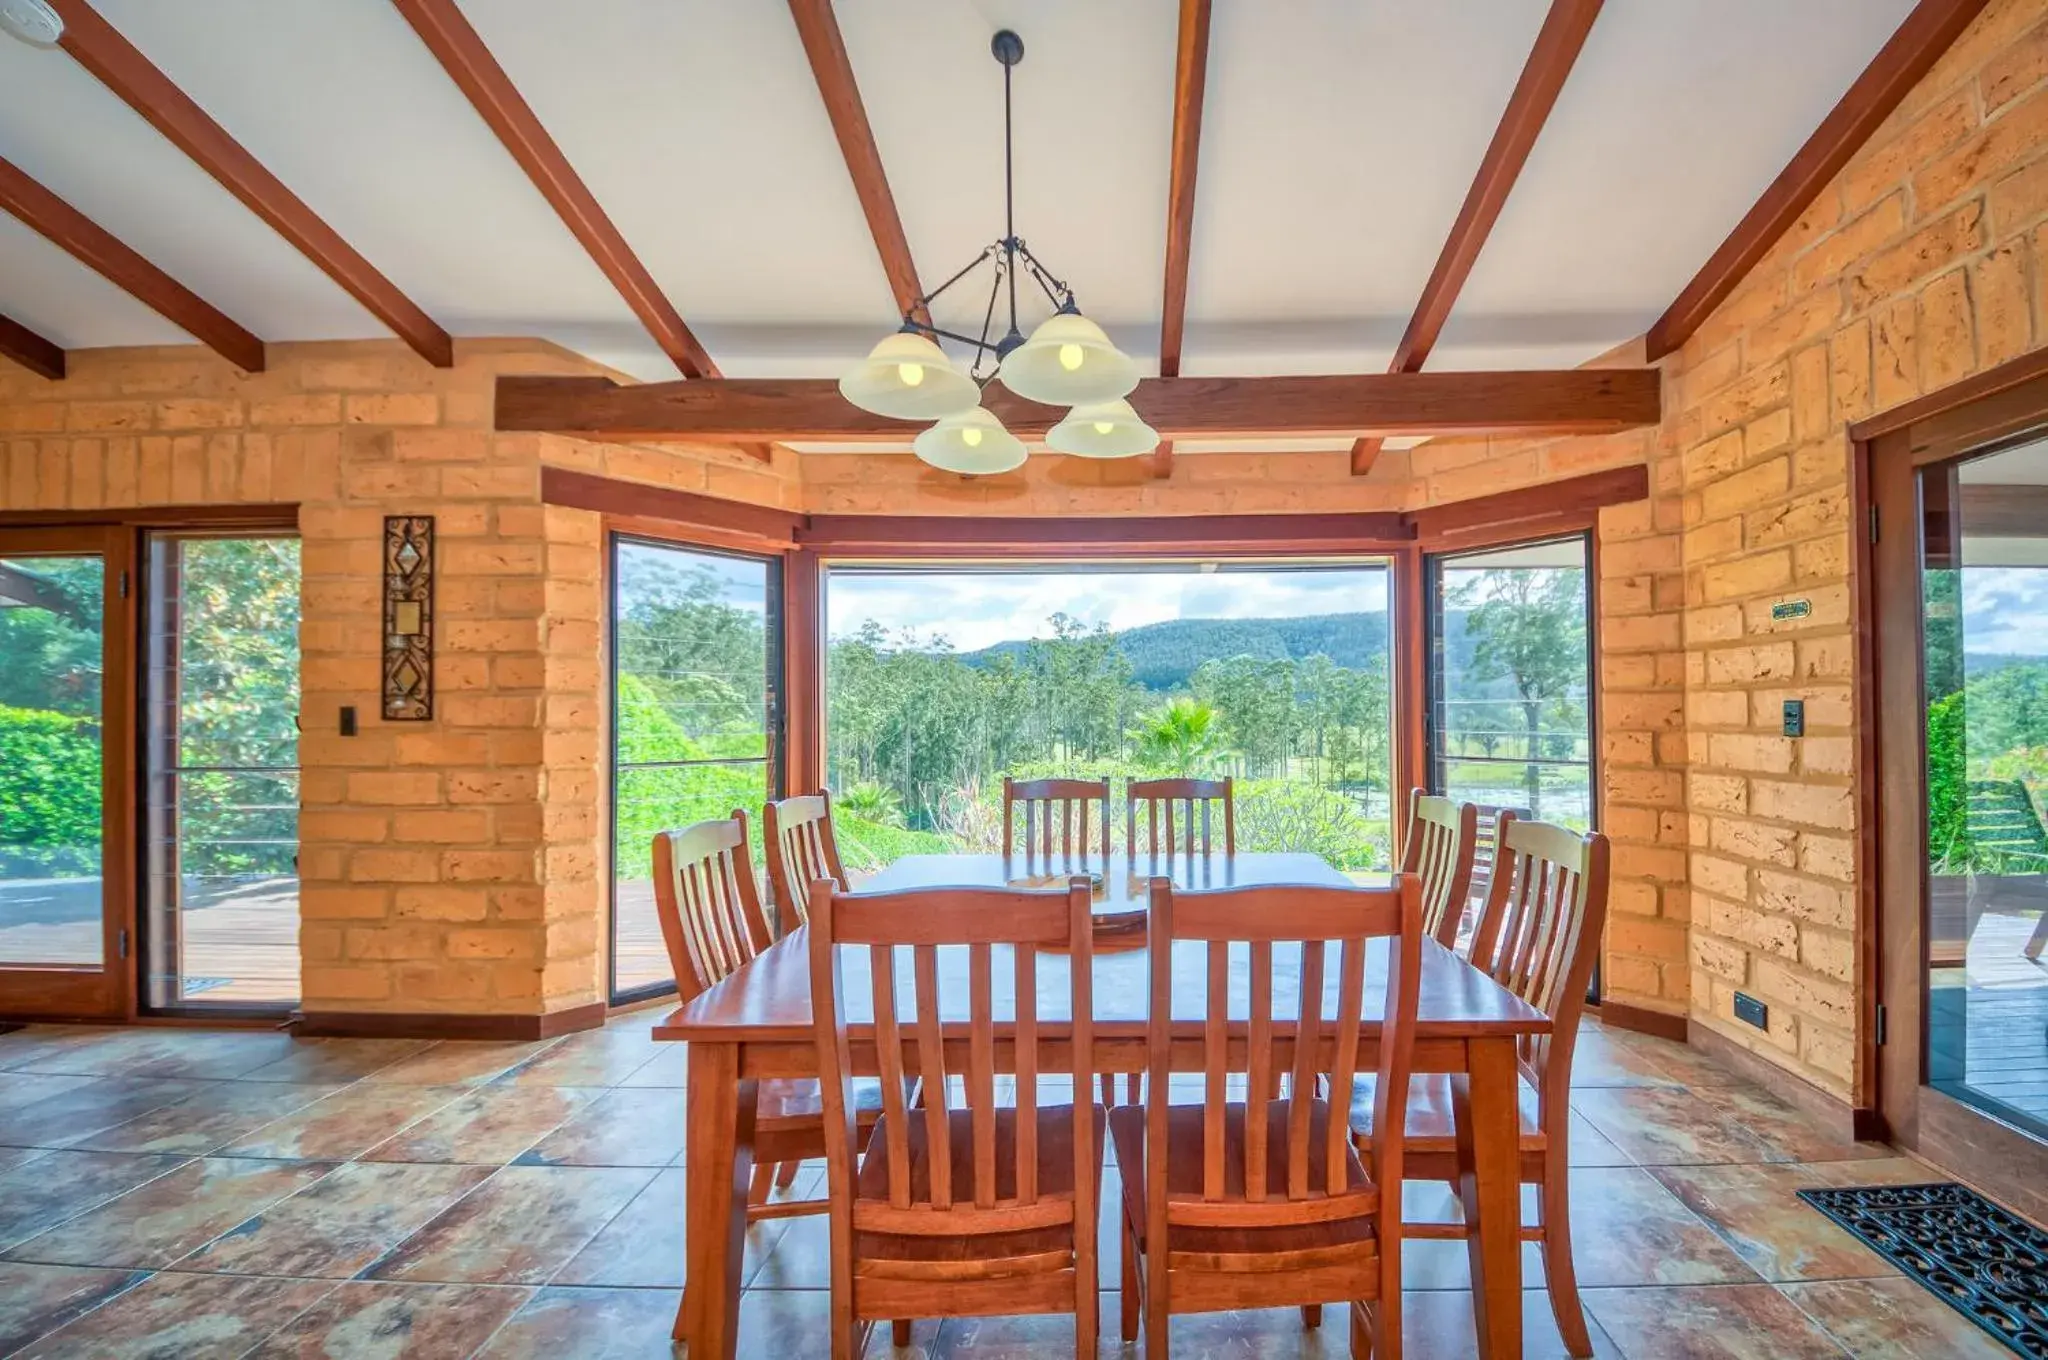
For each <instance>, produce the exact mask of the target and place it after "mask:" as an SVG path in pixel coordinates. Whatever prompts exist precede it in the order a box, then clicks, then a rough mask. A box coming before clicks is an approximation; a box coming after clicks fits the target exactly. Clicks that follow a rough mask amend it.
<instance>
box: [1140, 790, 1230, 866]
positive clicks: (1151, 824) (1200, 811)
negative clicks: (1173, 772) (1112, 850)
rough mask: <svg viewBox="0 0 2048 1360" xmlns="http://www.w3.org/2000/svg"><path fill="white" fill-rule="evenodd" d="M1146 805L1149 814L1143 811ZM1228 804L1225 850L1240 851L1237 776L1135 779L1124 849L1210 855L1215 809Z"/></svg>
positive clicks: (1156, 853) (1226, 807)
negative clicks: (1141, 807) (1141, 847)
mask: <svg viewBox="0 0 2048 1360" xmlns="http://www.w3.org/2000/svg"><path fill="white" fill-rule="evenodd" d="M1141 803H1142V804H1143V805H1144V808H1145V815H1144V817H1143V818H1142V819H1141V818H1140V817H1139V816H1138V806H1139V804H1141ZM1219 803H1220V804H1222V805H1223V853H1224V854H1226V855H1234V854H1236V853H1237V798H1236V795H1235V792H1234V789H1233V785H1232V782H1231V778H1230V776H1229V775H1225V776H1224V777H1223V778H1221V779H1133V780H1132V781H1131V782H1130V786H1129V788H1128V789H1127V791H1126V792H1125V795H1124V849H1126V850H1127V851H1129V852H1130V853H1131V854H1132V855H1133V856H1135V855H1137V854H1138V846H1139V844H1140V842H1139V837H1138V831H1139V828H1140V827H1142V828H1144V830H1145V839H1144V842H1143V843H1144V845H1145V846H1146V848H1147V850H1148V851H1149V852H1150V853H1151V854H1154V855H1208V854H1210V853H1212V852H1213V850H1214V848H1215V843H1216V842H1215V836H1214V831H1215V826H1214V820H1213V817H1214V809H1215V807H1216V805H1217V804H1219Z"/></svg>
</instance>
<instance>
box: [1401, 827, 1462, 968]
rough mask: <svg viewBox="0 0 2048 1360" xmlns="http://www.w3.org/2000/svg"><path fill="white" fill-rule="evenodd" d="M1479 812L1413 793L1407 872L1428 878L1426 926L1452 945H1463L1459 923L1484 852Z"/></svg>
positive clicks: (1405, 855)
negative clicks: (1476, 863) (1480, 851)
mask: <svg viewBox="0 0 2048 1360" xmlns="http://www.w3.org/2000/svg"><path fill="white" fill-rule="evenodd" d="M1478 820H1479V814H1478V810H1477V809H1476V808H1474V807H1473V806H1472V804H1470V803H1454V802H1452V801H1451V800H1450V799H1448V798H1441V797H1438V796H1436V795H1435V794H1428V793H1424V792H1423V791H1422V790H1421V789H1413V790H1411V791H1410V792H1409V794H1408V844H1407V845H1406V846H1404V847H1403V850H1402V855H1401V872H1402V873H1404V874H1415V875H1417V876H1418V877H1420V878H1421V879H1422V929H1423V932H1424V933H1425V934H1427V935H1429V936H1430V937H1431V938H1432V939H1434V940H1435V941H1436V942H1437V943H1438V944H1440V945H1442V946H1443V947H1444V948H1446V949H1456V948H1457V947H1458V927H1459V926H1460V925H1461V924H1462V923H1463V922H1464V919H1465V903H1466V900H1467V898H1468V897H1469V896H1470V894H1471V889H1472V858H1473V855H1474V854H1475V853H1476V852H1477V850H1478V844H1479V836H1478Z"/></svg>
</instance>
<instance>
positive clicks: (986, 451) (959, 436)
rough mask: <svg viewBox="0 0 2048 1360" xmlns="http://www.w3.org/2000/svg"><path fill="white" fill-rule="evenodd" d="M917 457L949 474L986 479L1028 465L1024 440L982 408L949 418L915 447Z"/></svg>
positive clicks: (927, 431) (921, 435) (921, 436)
mask: <svg viewBox="0 0 2048 1360" xmlns="http://www.w3.org/2000/svg"><path fill="white" fill-rule="evenodd" d="M911 448H913V449H915V450H916V451H917V456H918V457H920V458H922V459H924V461H925V462H927V463H930V464H931V465H932V466H933V467H935V468H938V469H940V470H941V471H945V472H959V473H964V474H966V475H968V476H986V475H988V474H989V473H994V472H1008V471H1010V469H1012V468H1019V467H1022V466H1024V459H1025V457H1026V454H1025V450H1024V441H1023V440H1021V439H1019V438H1017V436H1016V435H1013V434H1011V433H1010V432H1009V431H1008V430H1006V429H1004V428H1003V422H1002V421H1000V420H997V419H996V418H995V417H994V416H993V415H990V414H989V412H988V411H987V410H986V409H985V408H983V407H980V406H976V407H974V408H973V409H971V410H967V411H963V412H961V413H960V414H958V415H951V416H947V417H946V418H945V419H944V420H941V421H940V422H939V423H938V424H936V425H934V426H932V427H931V428H930V429H929V430H926V431H925V432H924V433H923V434H920V435H919V436H918V437H917V438H916V440H914V441H913V442H912V444H911Z"/></svg>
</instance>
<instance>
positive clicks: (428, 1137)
mask: <svg viewBox="0 0 2048 1360" xmlns="http://www.w3.org/2000/svg"><path fill="white" fill-rule="evenodd" d="M602 1094H604V1092H603V1091H602V1090H592V1089H588V1088H583V1087H575V1086H484V1087H477V1088H473V1089H470V1090H467V1091H465V1092H463V1094H462V1095H460V1096H458V1097H456V1098H455V1099H454V1100H452V1101H450V1102H448V1104H446V1105H443V1106H442V1107H441V1108H440V1109H438V1110H436V1111H434V1112H433V1113H432V1114H430V1115H428V1116H427V1117H426V1118H425V1119H422V1120H420V1121H419V1122H418V1123H416V1124H413V1125H411V1126H410V1127H408V1128H407V1129H406V1130H405V1131H404V1132H402V1133H400V1134H398V1135H396V1136H395V1137H392V1138H388V1139H386V1140H385V1141H384V1142H381V1143H378V1144H377V1145H376V1146H374V1147H372V1148H371V1149H370V1150H369V1151H368V1152H365V1153H364V1154H363V1157H364V1159H365V1160H367V1161H373V1162H487V1163H490V1164H492V1165H496V1166H502V1165H504V1164H505V1163H506V1162H509V1161H511V1160H512V1159H513V1158H515V1157H517V1156H518V1155H519V1154H520V1153H522V1152H524V1151H525V1150H526V1149H528V1148H530V1147H532V1146H533V1145H534V1144H535V1143H537V1142H539V1141H540V1140H541V1139H542V1138H543V1137H545V1136H546V1135H547V1134H548V1133H549V1132H550V1131H552V1130H553V1129H554V1128H556V1127H557V1126H558V1125H560V1124H561V1123H562V1121H563V1120H565V1119H568V1118H569V1117H570V1116H572V1115H574V1114H575V1113H576V1112H577V1111H578V1110H581V1109H583V1108H584V1107H585V1106H587V1105H589V1104H590V1103H591V1102H592V1101H594V1100H596V1099H597V1098H598V1097H599V1096H600V1095H602Z"/></svg>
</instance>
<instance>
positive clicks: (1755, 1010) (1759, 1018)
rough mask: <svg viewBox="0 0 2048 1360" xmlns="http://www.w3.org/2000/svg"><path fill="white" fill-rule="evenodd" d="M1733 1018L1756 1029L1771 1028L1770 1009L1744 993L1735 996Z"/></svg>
mask: <svg viewBox="0 0 2048 1360" xmlns="http://www.w3.org/2000/svg"><path fill="white" fill-rule="evenodd" d="M1735 1018H1736V1019H1737V1020H1740V1021H1742V1022H1743V1023H1744V1024H1745V1025H1755V1026H1756V1027H1757V1028H1758V1029H1769V1028H1770V1027H1771V1010H1770V1007H1768V1006H1766V1005H1764V1003H1763V1002H1761V1001H1759V1000H1757V999H1756V998H1755V997H1753V996H1750V995H1748V994H1747V993H1744V992H1737V993H1736V994H1735Z"/></svg>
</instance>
